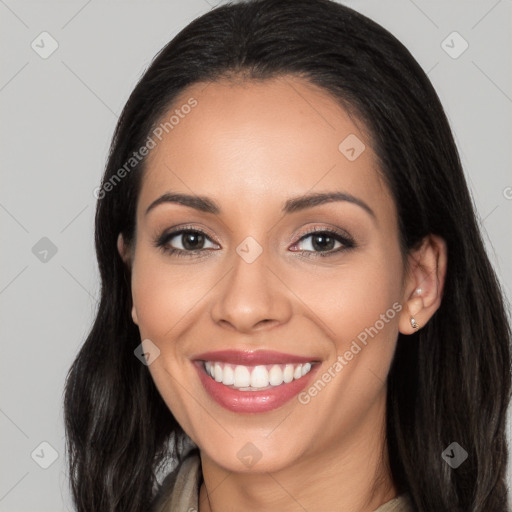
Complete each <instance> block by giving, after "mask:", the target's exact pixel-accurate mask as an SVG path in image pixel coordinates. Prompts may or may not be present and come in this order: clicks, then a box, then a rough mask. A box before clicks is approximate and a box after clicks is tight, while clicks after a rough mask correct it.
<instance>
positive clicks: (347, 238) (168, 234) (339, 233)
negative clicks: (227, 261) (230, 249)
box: [154, 224, 357, 256]
mask: <svg viewBox="0 0 512 512" xmlns="http://www.w3.org/2000/svg"><path fill="white" fill-rule="evenodd" d="M184 232H185V233H186V232H194V233H199V234H202V235H204V236H205V237H206V238H208V239H209V240H210V241H211V242H213V243H214V244H217V245H220V243H219V242H218V241H217V240H216V238H215V237H213V236H212V235H210V234H209V233H208V232H207V231H206V229H205V228H203V227H198V226H197V225H190V224H185V225H178V226H174V227H173V228H170V229H169V230H165V231H164V232H163V233H162V234H161V235H158V236H156V237H155V240H154V245H155V247H157V248H159V249H162V250H164V252H170V253H174V255H178V256H186V255H189V256H194V255H197V254H198V253H211V252H212V251H213V250H217V249H211V248H202V249H196V250H190V251H187V250H184V249H177V248H174V247H171V248H166V247H165V246H166V245H167V244H168V242H169V240H171V239H173V238H175V237H177V236H180V235H182V234H183V233H184ZM315 233H327V234H330V235H331V236H332V237H333V238H336V240H337V241H338V242H339V243H341V244H342V246H343V247H342V248H338V249H334V250H329V251H309V250H296V251H293V252H298V253H300V254H304V253H305V254H308V256H311V255H319V256H330V255H334V254H337V253H339V252H342V251H344V250H346V249H351V248H354V247H356V245H357V244H356V241H355V240H354V238H353V237H352V236H351V235H350V234H349V233H348V232H347V231H345V230H343V229H340V228H337V227H336V228H335V227H334V226H329V227H326V226H325V225H316V226H314V227H312V228H309V229H308V230H307V231H306V232H303V233H301V234H300V235H298V236H296V237H294V238H293V239H292V240H293V242H288V243H287V245H288V244H290V243H291V246H292V247H293V246H295V245H297V244H298V243H299V242H301V241H302V240H304V239H306V238H308V237H309V236H311V235H314V234H315Z"/></svg>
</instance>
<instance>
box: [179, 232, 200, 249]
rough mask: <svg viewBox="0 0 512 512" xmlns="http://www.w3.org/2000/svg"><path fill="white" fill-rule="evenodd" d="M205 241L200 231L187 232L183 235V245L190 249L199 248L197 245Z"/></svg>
mask: <svg viewBox="0 0 512 512" xmlns="http://www.w3.org/2000/svg"><path fill="white" fill-rule="evenodd" d="M201 242H204V236H203V235H201V234H200V233H185V234H184V235H183V247H185V249H189V250H192V251H193V250H195V249H197V248H198V247H197V245H201Z"/></svg>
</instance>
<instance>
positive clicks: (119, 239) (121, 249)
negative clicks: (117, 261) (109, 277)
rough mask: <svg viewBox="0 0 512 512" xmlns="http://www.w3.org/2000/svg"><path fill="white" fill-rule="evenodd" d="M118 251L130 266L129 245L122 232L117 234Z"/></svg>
mask: <svg viewBox="0 0 512 512" xmlns="http://www.w3.org/2000/svg"><path fill="white" fill-rule="evenodd" d="M117 252H118V253H119V256H121V259H122V260H123V261H124V263H125V264H126V265H128V266H130V256H129V254H128V249H127V245H126V243H125V241H124V238H123V234H122V233H119V235H118V236H117Z"/></svg>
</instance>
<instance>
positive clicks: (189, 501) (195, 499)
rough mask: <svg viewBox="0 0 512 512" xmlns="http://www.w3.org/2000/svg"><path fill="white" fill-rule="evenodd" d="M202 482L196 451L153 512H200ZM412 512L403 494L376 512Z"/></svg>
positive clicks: (176, 472) (166, 483)
mask: <svg viewBox="0 0 512 512" xmlns="http://www.w3.org/2000/svg"><path fill="white" fill-rule="evenodd" d="M201 482H202V474H201V459H200V458H199V455H198V454H197V452H196V451H194V452H193V453H191V454H189V455H187V457H186V458H185V459H184V460H183V462H182V463H181V465H180V466H178V467H177V468H176V469H175V470H174V471H173V472H171V473H170V474H169V475H167V476H166V477H165V480H164V481H163V483H162V486H161V488H160V490H159V491H158V494H157V495H156V497H155V499H154V501H153V505H152V508H151V512H198V511H199V488H200V486H201ZM412 510H413V509H412V506H411V502H410V500H409V498H408V496H407V495H406V494H402V495H400V496H398V497H396V498H394V499H392V500H391V501H388V502H387V503H384V505H381V506H380V507H379V508H378V509H377V510H375V512H412Z"/></svg>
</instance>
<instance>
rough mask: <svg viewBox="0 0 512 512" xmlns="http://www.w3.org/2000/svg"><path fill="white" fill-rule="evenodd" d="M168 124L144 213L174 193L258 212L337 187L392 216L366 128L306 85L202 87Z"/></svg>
mask: <svg viewBox="0 0 512 512" xmlns="http://www.w3.org/2000/svg"><path fill="white" fill-rule="evenodd" d="M184 105H194V107H193V108H188V107H186V108H185V107H184ZM171 116H173V117H172V123H169V122H168V121H169V120H171ZM166 121H167V122H168V124H167V129H166V130H163V134H162V136H161V140H158V139H155V142H156V147H155V148H154V149H152V150H151V153H150V154H149V156H148V160H147V165H146V170H145V175H144V178H143V184H142V189H141V193H140V197H139V210H140V209H145V207H147V205H149V204H150V203H151V202H152V201H154V200H155V199H156V198H157V197H158V196H159V195H161V194H163V193H165V192H167V191H173V192H174V191H178V192H183V193H187V194H197V195H207V196H209V197H212V198H215V200H216V202H217V203H219V204H220V205H223V204H224V205H225V207H226V208H225V209H226V211H229V209H230V208H231V210H232V212H236V213H237V214H238V213H239V212H240V211H242V210H243V211H246V212H252V213H254V214H258V210H259V209H261V207H262V206H263V205H265V208H269V207H270V206H271V205H273V204H274V203H275V205H276V207H277V206H279V207H280V206H281V205H282V203H283V200H284V199H285V198H286V197H294V196H297V195H301V194H305V193H307V192H315V191H317V190H318V191H326V190H330V191H334V190H339V191H343V192H346V193H349V194H352V195H355V196H358V197H361V198H362V199H363V200H365V202H372V203H373V204H374V207H372V208H374V209H375V210H377V211H378V210H379V208H380V209H382V210H383V212H382V213H383V214H386V213H387V214H389V213H392V210H393V204H392V201H391V198H390V196H389V194H388V191H387V189H386V187H385V185H384V184H383V181H382V178H381V176H380V171H379V169H378V168H377V164H376V158H375V154H374V152H373V150H372V147H371V141H370V140H369V137H368V135H367V134H366V132H365V127H364V126H363V125H362V123H360V122H359V121H357V120H356V119H352V118H351V116H350V115H349V114H348V113H347V112H346V111H345V110H344V109H343V108H342V106H341V105H340V104H339V102H337V101H336V100H335V99H334V98H332V97H331V96H330V95H329V94H328V93H327V92H325V91H323V90H322V89H320V88H318V87H316V86H314V85H312V84H310V83H309V82H306V81H304V80H302V79H298V78H295V77H281V78H277V79H272V80H265V81H242V82H232V81H227V80H224V81H219V82H211V83H196V84H193V85H191V86H190V87H188V88H187V89H185V90H184V91H182V93H181V94H180V95H179V97H178V98H177V99H176V100H175V101H174V103H173V105H172V106H171V108H170V109H169V111H168V112H167V113H166V114H165V116H164V117H163V119H162V122H163V123H165V122H166ZM162 126H163V125H162ZM390 202H391V204H389V203H390ZM223 210H224V208H223Z"/></svg>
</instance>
